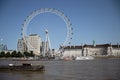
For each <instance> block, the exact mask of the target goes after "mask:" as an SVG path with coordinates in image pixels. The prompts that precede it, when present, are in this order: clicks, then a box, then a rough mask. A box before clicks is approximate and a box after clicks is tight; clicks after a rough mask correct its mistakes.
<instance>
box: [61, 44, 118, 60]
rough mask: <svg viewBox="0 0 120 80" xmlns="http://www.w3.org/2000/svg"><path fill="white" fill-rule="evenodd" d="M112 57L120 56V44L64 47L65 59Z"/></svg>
mask: <svg viewBox="0 0 120 80" xmlns="http://www.w3.org/2000/svg"><path fill="white" fill-rule="evenodd" d="M101 55H112V56H120V47H119V44H117V45H112V44H98V45H87V44H85V45H80V46H64V48H63V57H64V58H65V57H73V56H74V57H80V56H101Z"/></svg>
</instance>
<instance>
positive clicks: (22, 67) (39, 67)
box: [0, 63, 45, 71]
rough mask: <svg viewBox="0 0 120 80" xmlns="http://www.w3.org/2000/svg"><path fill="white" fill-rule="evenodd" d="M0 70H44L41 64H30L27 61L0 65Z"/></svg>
mask: <svg viewBox="0 0 120 80" xmlns="http://www.w3.org/2000/svg"><path fill="white" fill-rule="evenodd" d="M0 70H10V71H45V67H44V66H43V65H32V64H28V63H23V64H22V65H14V64H9V65H7V66H0Z"/></svg>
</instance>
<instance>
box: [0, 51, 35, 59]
mask: <svg viewBox="0 0 120 80" xmlns="http://www.w3.org/2000/svg"><path fill="white" fill-rule="evenodd" d="M34 56H35V55H34V53H33V51H31V52H24V53H21V52H17V51H13V52H12V53H10V52H7V53H5V52H4V51H2V52H0V58H2V57H6V58H10V57H16V58H21V57H34Z"/></svg>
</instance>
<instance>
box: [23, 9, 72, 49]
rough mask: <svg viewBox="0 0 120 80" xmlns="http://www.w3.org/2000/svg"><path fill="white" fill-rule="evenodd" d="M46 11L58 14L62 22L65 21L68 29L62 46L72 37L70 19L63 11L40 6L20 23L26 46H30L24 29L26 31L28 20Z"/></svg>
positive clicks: (68, 42)
mask: <svg viewBox="0 0 120 80" xmlns="http://www.w3.org/2000/svg"><path fill="white" fill-rule="evenodd" d="M47 12H49V13H53V14H56V15H58V16H59V17H61V18H62V19H63V20H64V22H65V23H66V26H67V30H68V31H67V36H66V40H65V42H64V43H63V45H62V46H65V45H68V44H70V41H71V39H72V34H73V28H72V27H71V26H72V24H71V23H70V20H69V19H68V17H67V16H66V15H65V14H64V13H63V12H61V11H59V10H56V9H52V8H40V9H38V10H35V11H33V12H32V13H31V14H30V15H29V16H27V18H26V19H25V20H24V23H23V25H22V37H23V40H24V42H25V44H26V46H27V48H29V47H32V46H31V44H30V43H28V42H27V40H26V31H27V27H28V25H29V23H30V21H31V20H32V19H33V18H34V17H35V16H37V15H39V14H42V13H47Z"/></svg>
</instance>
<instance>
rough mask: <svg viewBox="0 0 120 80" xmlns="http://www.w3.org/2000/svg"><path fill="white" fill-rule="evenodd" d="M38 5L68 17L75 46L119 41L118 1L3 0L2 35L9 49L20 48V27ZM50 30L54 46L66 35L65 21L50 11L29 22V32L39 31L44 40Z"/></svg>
mask: <svg viewBox="0 0 120 80" xmlns="http://www.w3.org/2000/svg"><path fill="white" fill-rule="evenodd" d="M39 8H55V9H57V10H60V11H62V12H64V14H65V15H67V16H68V18H69V19H70V21H71V23H72V27H73V33H74V35H73V40H72V44H73V45H80V44H92V41H93V40H95V41H96V44H104V43H110V42H111V43H113V44H117V43H120V1H119V0H0V38H2V39H3V40H2V43H4V44H6V45H7V46H8V49H17V40H18V38H21V37H22V36H21V27H22V24H23V22H24V20H25V19H26V17H27V16H28V15H30V13H31V12H33V11H34V10H38V9H39ZM44 29H48V31H49V35H50V40H51V45H52V48H56V47H58V46H59V44H62V43H63V42H64V40H65V37H66V32H67V27H66V24H65V22H64V21H63V20H62V19H61V18H60V17H59V16H57V15H55V14H51V13H44V14H39V15H38V16H36V17H34V18H33V19H32V20H31V22H30V24H29V25H28V29H27V34H28V35H29V34H31V33H37V34H39V35H40V36H41V38H42V40H45V32H44Z"/></svg>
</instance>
